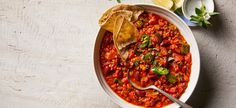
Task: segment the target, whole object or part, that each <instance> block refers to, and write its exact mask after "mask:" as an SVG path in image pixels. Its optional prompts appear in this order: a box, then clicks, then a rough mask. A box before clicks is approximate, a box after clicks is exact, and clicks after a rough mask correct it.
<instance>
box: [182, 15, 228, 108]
mask: <svg viewBox="0 0 236 108" xmlns="http://www.w3.org/2000/svg"><path fill="white" fill-rule="evenodd" d="M223 21H224V18H223V16H221V15H218V16H215V17H213V18H212V19H211V22H212V24H213V26H212V27H210V28H208V29H207V30H206V32H208V33H211V34H214V35H211V36H215V37H214V38H217V39H221V38H225V37H224V36H222V35H219V34H221V33H220V32H222V31H223V30H225V29H227V28H226V25H224V22H223ZM195 29H198V28H195ZM199 49H200V55H201V70H200V76H199V80H198V83H197V86H196V88H195V90H194V92H193V94H192V95H191V97H190V98H189V100H188V101H187V103H188V104H190V105H192V106H193V107H194V108H208V107H209V106H208V103H211V101H212V99H214V98H215V96H216V95H215V94H216V91H215V88H217V84H216V83H217V82H216V81H215V80H216V79H215V77H212V74H214V73H215V70H216V69H213V68H212V67H215V65H216V64H215V63H214V62H209V60H210V59H208V58H207V57H208V56H207V55H206V54H209V52H204V54H203V51H202V50H201V48H199ZM204 55H205V56H204ZM209 63H210V64H209Z"/></svg>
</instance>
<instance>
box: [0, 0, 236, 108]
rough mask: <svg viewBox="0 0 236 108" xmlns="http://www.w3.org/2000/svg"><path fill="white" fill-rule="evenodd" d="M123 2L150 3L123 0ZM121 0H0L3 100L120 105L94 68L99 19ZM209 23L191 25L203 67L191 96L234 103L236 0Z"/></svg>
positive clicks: (33, 105)
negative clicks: (113, 100) (196, 25)
mask: <svg viewBox="0 0 236 108" xmlns="http://www.w3.org/2000/svg"><path fill="white" fill-rule="evenodd" d="M123 3H151V0H124V1H123ZM116 4H117V3H116V0H112V1H109V0H0V108H118V107H119V106H118V105H116V104H115V103H113V102H112V101H111V100H110V99H109V97H108V96H107V95H106V94H105V92H104V91H103V90H102V88H101V87H100V85H99V83H98V80H97V78H96V75H95V72H94V69H93V47H94V42H95V38H96V34H97V32H98V29H99V26H98V24H97V23H98V19H99V17H100V16H101V14H102V13H103V12H104V11H105V10H106V9H108V8H109V7H111V6H113V5H116ZM215 6H216V10H217V11H219V12H220V13H221V14H220V15H219V16H217V17H215V18H213V19H212V22H213V26H212V27H211V28H209V29H207V30H206V29H202V28H192V31H193V33H194V35H195V38H196V40H197V42H198V45H199V49H200V54H201V74H200V79H199V82H198V85H197V88H196V89H195V91H194V93H193V95H192V96H191V97H190V99H189V101H188V103H189V104H191V105H193V106H194V107H195V108H234V107H235V106H236V71H235V70H236V7H235V6H236V0H227V1H223V0H215Z"/></svg>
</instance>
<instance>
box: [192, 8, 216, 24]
mask: <svg viewBox="0 0 236 108" xmlns="http://www.w3.org/2000/svg"><path fill="white" fill-rule="evenodd" d="M195 13H196V15H191V16H190V17H191V19H190V21H192V22H194V23H198V24H199V26H201V27H203V28H207V27H209V25H211V23H210V22H209V21H208V18H209V17H211V16H215V15H218V14H220V13H218V12H207V11H206V6H205V5H204V4H202V6H201V8H195Z"/></svg>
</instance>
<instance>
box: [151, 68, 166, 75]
mask: <svg viewBox="0 0 236 108" xmlns="http://www.w3.org/2000/svg"><path fill="white" fill-rule="evenodd" d="M152 72H153V73H155V74H157V75H167V74H168V73H169V70H168V69H167V68H164V67H156V66H155V67H153V68H152Z"/></svg>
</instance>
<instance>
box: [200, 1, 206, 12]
mask: <svg viewBox="0 0 236 108" xmlns="http://www.w3.org/2000/svg"><path fill="white" fill-rule="evenodd" d="M201 11H202V14H205V13H206V6H205V4H203V3H202V6H201Z"/></svg>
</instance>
